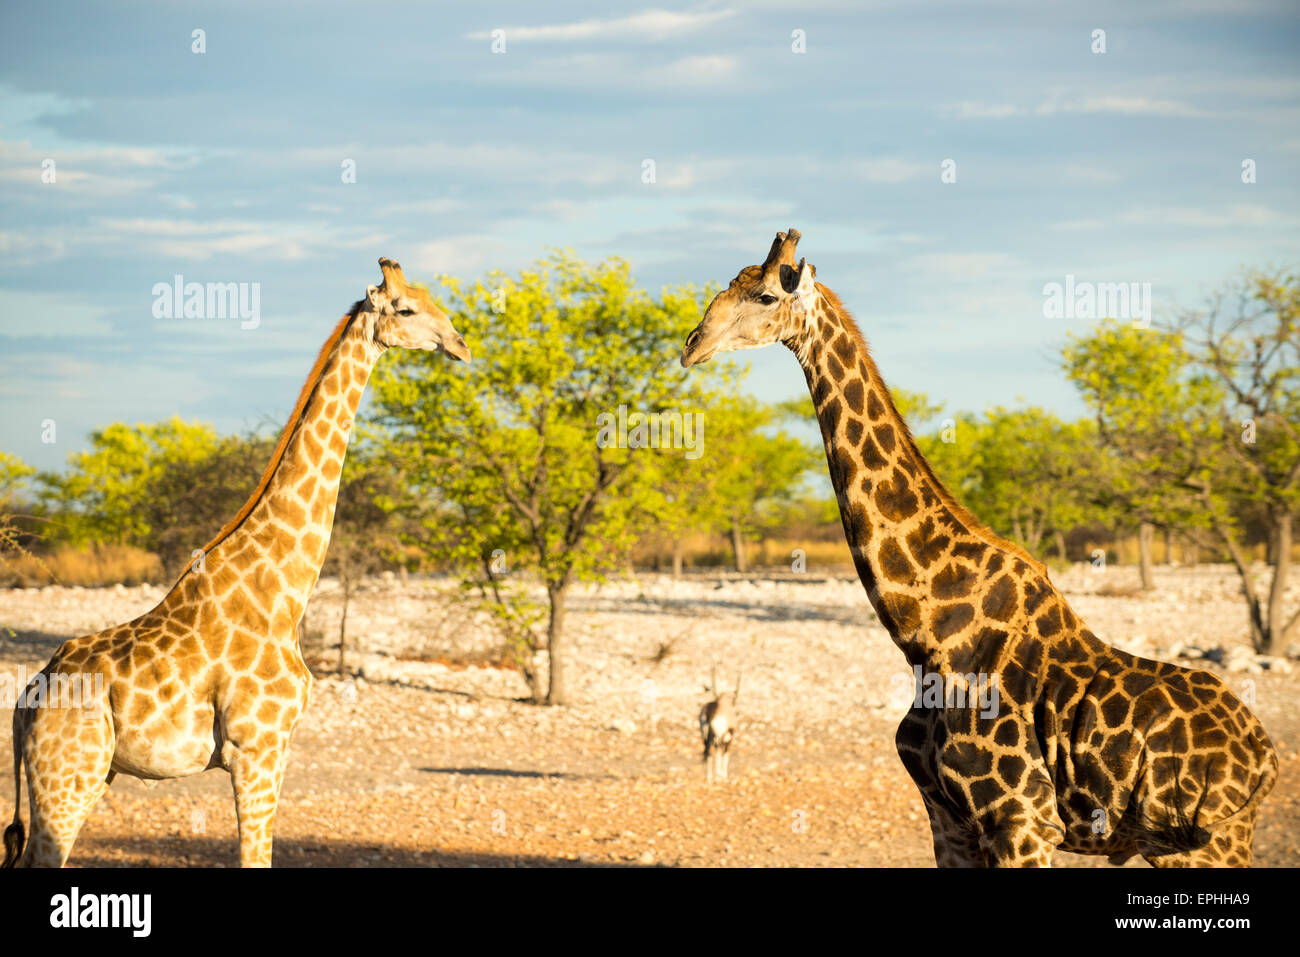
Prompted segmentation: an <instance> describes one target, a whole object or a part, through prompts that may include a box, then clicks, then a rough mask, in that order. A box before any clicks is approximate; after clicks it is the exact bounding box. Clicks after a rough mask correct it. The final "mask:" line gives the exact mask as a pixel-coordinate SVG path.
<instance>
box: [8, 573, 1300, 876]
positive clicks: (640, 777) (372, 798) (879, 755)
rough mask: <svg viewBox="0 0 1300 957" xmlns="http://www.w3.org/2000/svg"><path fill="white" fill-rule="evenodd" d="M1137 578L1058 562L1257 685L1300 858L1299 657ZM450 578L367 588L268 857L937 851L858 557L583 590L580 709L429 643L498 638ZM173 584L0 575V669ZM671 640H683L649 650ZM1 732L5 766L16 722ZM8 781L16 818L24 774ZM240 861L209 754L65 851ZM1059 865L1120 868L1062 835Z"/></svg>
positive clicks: (1077, 591) (294, 756) (1246, 685)
mask: <svg viewBox="0 0 1300 957" xmlns="http://www.w3.org/2000/svg"><path fill="white" fill-rule="evenodd" d="M1132 574H1133V572H1132V570H1131V569H1116V568H1111V569H1107V570H1105V571H1096V570H1093V569H1091V568H1089V567H1088V566H1078V567H1076V568H1074V569H1071V570H1069V571H1067V572H1064V573H1056V574H1055V575H1054V579H1055V580H1056V582H1057V584H1058V586H1060V587H1061V588H1062V589H1063V590H1064V591H1065V592H1066V594H1067V595H1068V597H1069V599H1070V601H1071V604H1072V605H1073V607H1074V608H1075V610H1076V611H1077V612H1079V613H1080V614H1081V615H1082V616H1083V618H1084V619H1085V620H1086V621H1087V622H1088V623H1089V626H1090V627H1091V628H1092V629H1093V631H1095V632H1096V633H1097V634H1098V635H1099V636H1101V637H1102V638H1104V639H1105V640H1107V641H1110V642H1111V643H1112V644H1115V645H1118V646H1119V647H1121V648H1124V649H1126V650H1129V651H1133V652H1135V653H1138V654H1143V655H1148V656H1154V657H1162V658H1168V659H1169V660H1174V661H1178V662H1179V663H1182V664H1193V663H1194V664H1195V665H1196V666H1198V667H1206V668H1209V669H1211V670H1215V671H1217V672H1219V673H1220V674H1223V675H1225V676H1226V678H1227V680H1228V681H1229V683H1230V684H1231V685H1232V686H1233V688H1234V690H1237V691H1238V693H1242V694H1253V695H1254V700H1255V710H1256V713H1257V714H1259V716H1260V718H1261V720H1262V721H1263V722H1264V724H1265V726H1266V727H1267V729H1268V730H1269V732H1270V734H1271V735H1272V736H1273V740H1274V743H1275V744H1276V745H1277V746H1278V749H1279V751H1280V753H1281V756H1282V775H1281V779H1280V780H1279V783H1278V785H1277V787H1276V789H1275V790H1274V791H1273V793H1272V795H1271V797H1270V798H1269V799H1268V800H1267V801H1266V802H1265V804H1264V807H1263V811H1262V814H1261V820H1260V824H1259V827H1258V829H1257V832H1256V839H1255V850H1256V859H1257V863H1259V864H1262V865H1271V866H1295V865H1297V864H1300V761H1298V760H1297V755H1296V743H1297V742H1298V741H1300V733H1297V732H1300V695H1298V694H1297V692H1298V691H1300V667H1296V663H1295V662H1292V661H1289V660H1287V659H1281V658H1275V659H1267V658H1257V657H1256V656H1255V655H1253V654H1251V653H1250V649H1249V647H1247V640H1246V630H1245V612H1244V605H1243V604H1242V602H1241V599H1240V596H1239V594H1238V587H1239V586H1238V585H1237V582H1236V578H1235V575H1233V574H1232V573H1231V572H1230V571H1229V570H1228V569H1226V568H1224V567H1214V566H1201V567H1198V568H1192V569H1160V570H1158V572H1157V583H1158V589H1157V591H1156V592H1154V593H1153V594H1150V595H1127V596H1126V595H1122V594H1121V595H1118V596H1117V595H1108V594H1105V592H1106V591H1112V592H1115V591H1118V592H1123V591H1124V590H1125V588H1127V587H1128V586H1131V585H1133V584H1135V583H1136V579H1135V578H1131V577H1130V576H1131V575H1132ZM447 588H448V585H447V583H445V582H441V581H436V580H415V579H413V580H412V581H411V582H409V583H408V584H407V585H405V586H403V585H401V584H400V583H399V582H397V581H396V580H395V579H392V578H381V579H376V580H374V581H372V582H369V583H367V585H366V586H365V587H363V589H362V590H361V592H360V593H359V594H358V596H357V597H356V598H355V599H354V601H353V604H352V606H351V607H350V609H349V613H348V626H349V627H348V632H349V636H350V640H351V641H353V642H355V643H356V644H357V645H358V646H359V650H358V651H357V652H355V653H353V654H352V655H351V665H352V666H353V668H354V669H356V672H357V676H356V677H354V678H350V679H340V678H337V677H332V676H331V677H323V678H321V679H320V680H319V681H318V682H317V684H316V688H315V690H314V692H313V697H312V702H311V706H310V708H309V709H308V711H307V714H306V716H305V717H304V719H303V721H302V723H301V724H300V725H299V728H298V732H297V735H296V738H295V741H294V745H293V751H292V753H291V756H290V764H289V772H288V775H287V777H286V781H285V786H284V792H283V795H282V799H281V803H280V811H279V815H278V818H277V825H276V849H275V862H276V864H277V865H280V866H308V865H318V866H320V865H362V866H370V865H399V866H400V865H435V866H438V865H441V866H450V865H483V866H487V865H503V864H504V865H537V866H563V865H572V864H588V863H590V864H605V865H627V866H653V865H663V866H719V865H722V866H751V865H763V866H791V865H793V866H818V865H830V866H844V865H875V866H906V867H913V866H914V867H927V866H932V865H933V856H932V854H931V850H930V839H929V828H928V826H927V824H926V820H925V813H924V810H923V808H922V805H921V801H920V798H919V796H918V795H917V793H916V790H915V788H914V787H913V786H912V784H911V781H910V780H909V779H908V778H907V776H906V775H905V774H904V772H903V770H902V767H901V765H900V763H899V761H898V758H897V755H896V754H895V753H894V750H893V743H892V742H893V734H894V728H895V727H896V726H897V723H898V720H899V718H900V717H901V715H902V713H903V711H904V710H906V707H907V704H906V699H907V697H909V696H910V687H911V685H910V677H909V675H908V672H907V669H906V666H905V664H904V662H903V658H902V656H901V654H899V652H898V651H897V649H896V648H895V647H894V646H893V644H892V643H891V642H890V641H889V639H888V636H887V635H886V633H885V631H884V629H883V628H881V626H880V625H879V624H878V623H877V622H876V621H875V618H874V615H873V614H872V612H871V609H870V606H869V605H868V604H867V601H866V598H865V596H864V594H863V591H862V588H861V585H860V584H859V583H858V581H857V579H856V578H855V577H853V576H852V575H851V573H848V574H845V573H843V572H837V573H827V574H821V575H819V574H817V573H815V572H812V571H810V572H809V573H806V574H803V575H793V574H774V575H767V574H766V573H765V574H762V575H759V574H756V575H751V576H747V577H739V576H735V575H718V574H713V575H698V576H690V577H687V578H685V579H683V580H681V581H674V580H672V579H671V578H669V577H667V576H661V575H653V574H647V575H643V576H641V577H639V578H638V579H636V580H635V581H620V582H614V583H611V584H608V585H605V586H601V587H595V586H593V587H590V588H585V589H583V590H581V591H580V592H579V593H578V594H576V595H574V596H573V598H572V599H571V604H570V613H569V625H570V633H571V635H572V643H571V644H572V647H573V659H572V660H573V664H572V665H571V666H570V675H571V680H572V683H573V696H574V699H575V703H574V704H573V706H572V707H568V708H541V707H537V706H534V705H529V704H526V703H523V702H521V701H520V700H518V699H519V698H520V697H521V696H523V695H524V694H525V692H526V688H525V686H524V683H523V681H522V679H521V678H520V676H519V675H518V674H517V673H516V672H514V671H510V670H505V669H501V668H497V667H482V666H468V667H462V666H450V665H448V664H445V663H439V662H440V661H441V662H446V661H458V660H464V659H465V658H467V657H474V656H476V655H477V656H480V657H481V656H482V654H483V653H484V652H485V651H488V650H490V644H491V640H490V637H489V635H488V633H487V631H486V629H484V628H482V627H481V626H480V625H479V624H478V623H476V622H474V621H473V620H472V619H467V618H466V617H465V616H463V615H449V614H448V612H447V602H446V600H445V598H444V595H445V592H446V589H447ZM162 594H163V589H160V588H151V587H145V586H142V587H137V588H123V587H117V588H112V589H80V588H44V589H30V590H14V591H7V592H0V674H3V673H4V672H8V673H9V674H14V673H15V672H16V671H17V669H18V667H19V666H20V665H23V666H26V667H27V668H28V669H32V668H39V667H40V666H41V665H43V664H44V663H45V661H46V660H47V659H48V657H49V655H50V653H51V652H52V651H53V650H54V648H55V647H57V645H58V644H59V642H61V641H62V640H64V639H66V638H68V637H71V636H73V635H78V634H85V633H88V632H91V631H94V630H97V629H99V628H102V627H105V626H107V625H111V624H115V623H117V622H120V621H125V620H128V619H130V618H132V617H134V616H135V615H138V614H140V613H141V612H143V611H146V610H147V609H148V608H150V607H151V606H152V605H153V604H154V603H155V602H156V601H157V600H158V599H159V598H160V597H161V595H162ZM1296 602H1300V589H1297V590H1296V594H1294V595H1293V596H1292V607H1294V606H1295V603H1296ZM339 614H340V595H339V589H338V586H337V584H336V583H334V582H331V581H328V580H327V581H324V582H322V583H321V586H320V588H319V589H318V590H317V594H316V596H315V597H314V598H313V601H312V606H311V610H310V612H309V620H310V621H311V623H312V626H313V627H314V628H321V629H323V630H324V632H325V633H326V634H329V635H336V634H337V628H338V620H339ZM5 626H7V628H8V629H9V631H8V632H5V631H3V628H4V627H5ZM665 642H669V643H671V650H670V653H669V654H668V655H667V656H666V657H664V658H663V659H662V660H660V661H656V660H655V655H656V652H657V651H658V650H659V648H660V645H661V644H662V643H665ZM1292 650H1293V651H1295V650H1296V649H1292ZM333 654H334V653H332V652H331V653H329V655H328V658H330V659H331V660H332V658H333ZM715 665H716V667H717V670H718V674H719V680H720V683H722V684H724V685H729V684H730V683H731V682H733V681H734V679H735V675H736V672H737V670H738V669H739V668H741V667H742V666H743V683H742V688H741V698H740V710H741V719H740V720H741V727H740V732H739V735H738V738H737V741H736V744H735V746H734V748H733V757H732V763H731V770H732V780H731V782H730V783H729V784H727V785H725V786H714V787H709V786H707V785H706V784H705V783H704V774H703V768H702V766H701V763H700V761H699V747H700V745H699V737H698V731H697V729H696V725H695V716H696V713H697V712H698V709H699V707H700V705H701V704H702V703H703V702H704V701H705V700H706V697H707V696H706V695H704V694H703V693H702V692H701V688H702V686H703V685H704V684H705V683H707V681H708V680H709V674H710V670H711V669H712V668H713V667H714V666H715ZM0 738H2V739H3V745H2V746H0V747H2V748H3V750H0V768H5V769H7V768H8V767H10V763H9V762H10V755H11V753H12V752H11V751H10V746H11V745H10V740H9V735H8V733H4V734H3V735H0ZM0 795H2V796H0V816H3V818H4V819H5V820H7V819H8V816H9V815H10V814H11V813H12V806H11V805H10V803H9V802H10V799H11V798H10V789H9V787H8V786H3V787H0ZM236 861H237V848H236V840H235V818H234V807H233V801H232V799H231V793H230V785H229V778H228V776H227V775H225V774H224V773H222V772H219V771H213V772H207V773H205V774H201V775H197V776H195V777H191V778H187V779H183V780H176V781H165V782H160V783H157V784H154V785H150V786H146V785H145V784H144V783H143V782H140V781H138V780H136V779H134V778H126V777H119V778H118V779H117V781H116V782H115V783H114V785H113V787H112V788H111V789H110V791H109V792H108V794H107V795H106V796H105V798H104V799H103V801H102V802H101V803H100V805H99V806H98V807H97V808H96V810H95V812H94V813H93V814H92V815H91V818H90V819H89V821H88V822H87V824H86V827H85V829H84V830H83V832H82V837H81V840H80V841H79V842H78V845H77V848H76V850H75V851H74V854H73V858H72V863H73V864H74V865H83V866H84V865H101V866H102V865H177V864H180V865H193V866H222V865H232V864H234V863H235V862H236ZM1057 863H1058V864H1062V865H1067V866H1106V865H1105V862H1104V859H1102V858H1084V857H1078V856H1075V855H1071V854H1064V853H1062V854H1060V855H1058V861H1057ZM1129 866H1146V865H1145V864H1143V863H1142V862H1141V861H1140V860H1135V861H1133V862H1130V865H1129Z"/></svg>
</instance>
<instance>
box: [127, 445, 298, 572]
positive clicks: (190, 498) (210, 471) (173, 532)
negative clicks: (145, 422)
mask: <svg viewBox="0 0 1300 957" xmlns="http://www.w3.org/2000/svg"><path fill="white" fill-rule="evenodd" d="M205 445H206V443H205ZM274 449H275V439H273V438H270V437H268V436H265V435H259V434H256V433H253V434H248V435H226V436H220V437H218V438H217V439H216V441H215V442H214V443H212V444H211V445H210V446H207V447H206V448H199V449H190V450H187V451H186V452H185V453H184V454H174V453H171V452H165V453H163V454H162V455H161V456H160V457H159V461H158V462H157V463H156V465H155V467H153V468H151V469H150V470H149V474H148V477H147V478H145V479H144V480H143V483H142V485H143V487H142V489H141V492H140V494H139V496H138V497H139V505H138V507H137V509H136V513H135V515H134V516H133V518H134V519H135V520H136V521H137V522H138V523H139V526H138V529H139V530H138V531H137V532H136V533H135V535H134V537H133V540H132V541H131V544H134V545H136V546H138V547H140V548H145V549H148V550H149V551H152V552H154V553H156V554H157V555H158V558H159V560H160V562H161V563H162V567H163V569H164V570H165V571H166V572H167V574H169V575H175V574H179V573H180V571H181V570H182V569H183V568H184V567H185V566H186V565H187V564H188V563H189V562H191V561H192V560H193V555H194V551H195V550H196V549H199V548H202V547H203V546H204V545H206V544H207V543H208V542H209V541H211V539H212V537H213V536H214V535H216V534H217V532H218V531H219V530H220V529H221V528H222V527H223V526H224V525H225V524H226V522H228V521H230V520H231V519H232V518H234V517H235V515H236V513H237V512H238V511H239V509H240V508H241V507H242V506H243V504H244V503H245V502H246V501H247V500H248V497H249V496H250V495H251V494H252V493H253V490H254V489H255V488H256V487H257V483H258V482H259V481H260V480H261V477H262V473H263V472H264V471H265V470H266V466H267V463H268V462H269V461H270V458H271V453H272V451H273V450H274Z"/></svg>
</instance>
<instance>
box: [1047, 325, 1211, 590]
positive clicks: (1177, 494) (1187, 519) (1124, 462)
mask: <svg viewBox="0 0 1300 957" xmlns="http://www.w3.org/2000/svg"><path fill="white" fill-rule="evenodd" d="M1064 365H1065V370H1066V374H1067V375H1068V376H1069V377H1070V379H1071V381H1072V382H1074V384H1075V385H1076V386H1077V387H1078V388H1079V390H1080V391H1081V392H1082V393H1083V398H1084V401H1085V402H1086V403H1087V404H1088V406H1089V407H1090V408H1091V409H1092V411H1093V413H1094V415H1095V420H1096V424H1097V434H1098V436H1099V437H1100V439H1101V441H1102V442H1103V443H1105V445H1106V447H1107V448H1108V450H1109V452H1110V455H1109V457H1108V459H1107V460H1106V461H1105V462H1104V465H1105V471H1104V474H1105V477H1106V479H1107V486H1106V488H1105V489H1104V490H1103V496H1102V497H1103V498H1104V499H1105V500H1106V501H1107V502H1108V503H1109V505H1110V507H1111V508H1112V510H1113V511H1114V512H1116V513H1118V514H1122V515H1127V516H1129V517H1130V520H1131V521H1134V522H1136V523H1137V525H1138V535H1139V537H1138V544H1139V551H1140V555H1141V559H1140V565H1141V571H1142V584H1143V587H1144V588H1148V589H1149V588H1152V587H1154V582H1153V580H1152V577H1151V540H1152V534H1153V529H1154V527H1155V526H1157V525H1163V526H1165V527H1174V528H1191V527H1196V526H1201V525H1203V524H1204V522H1205V520H1206V516H1205V514H1204V511H1203V509H1202V508H1200V507H1199V506H1198V502H1197V498H1198V496H1197V493H1196V491H1195V489H1194V488H1193V485H1192V484H1191V483H1197V482H1202V481H1205V480H1207V479H1208V477H1209V476H1210V475H1211V474H1212V473H1213V472H1214V470H1215V469H1216V461H1217V459H1218V458H1219V457H1220V455H1221V445H1222V441H1223V428H1222V426H1223V423H1222V420H1221V419H1220V417H1219V415H1218V414H1217V412H1216V409H1217V407H1218V405H1219V404H1220V403H1221V402H1222V389H1221V387H1219V386H1218V385H1216V384H1215V383H1214V382H1213V381H1212V380H1211V378H1210V377H1209V376H1207V375H1206V374H1205V372H1204V370H1199V369H1197V368H1196V366H1195V364H1194V362H1193V358H1192V356H1191V355H1190V353H1189V352H1188V349H1187V343H1186V341H1185V339H1184V337H1183V336H1182V335H1181V334H1180V333H1178V332H1176V331H1171V330H1166V329H1159V328H1142V327H1139V326H1135V325H1133V324H1131V323H1123V322H1119V321H1116V320H1107V321H1106V322H1103V323H1101V324H1100V325H1099V326H1098V327H1097V328H1096V329H1095V330H1094V331H1093V332H1091V333H1089V334H1086V335H1083V336H1078V337H1071V339H1070V341H1069V343H1068V344H1067V345H1066V347H1065V350H1064Z"/></svg>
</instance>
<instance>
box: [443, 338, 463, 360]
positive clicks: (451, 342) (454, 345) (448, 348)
mask: <svg viewBox="0 0 1300 957" xmlns="http://www.w3.org/2000/svg"><path fill="white" fill-rule="evenodd" d="M442 351H443V352H445V353H447V355H449V356H450V357H451V358H453V359H456V360H457V361H459V362H469V359H470V356H469V346H467V345H466V344H465V338H464V336H459V335H458V336H456V337H455V338H454V339H447V340H445V341H444V342H443V344H442Z"/></svg>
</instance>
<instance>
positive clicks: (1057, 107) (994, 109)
mask: <svg viewBox="0 0 1300 957" xmlns="http://www.w3.org/2000/svg"><path fill="white" fill-rule="evenodd" d="M941 112H942V113H944V114H945V115H947V116H954V117H956V118H957V119H961V120H1004V119H1008V118H1009V117H1013V116H1031V115H1032V116H1055V115H1057V114H1058V113H1084V114H1103V115H1113V116H1173V117H1204V116H1209V115H1210V114H1209V113H1208V112H1206V111H1205V110H1203V109H1201V108H1199V107H1195V106H1190V105H1188V104H1187V103H1184V102H1182V101H1180V100H1167V99H1156V98H1154V97H1148V96H1121V95H1117V94H1111V95H1105V96H1085V97H1081V98H1080V97H1076V98H1073V99H1066V98H1063V97H1061V96H1051V97H1049V98H1048V99H1046V100H1043V101H1042V102H1041V103H1039V104H1038V105H1037V106H1034V107H1029V106H1024V105H1018V104H1015V103H985V102H981V101H978V100H964V101H962V102H961V103H956V104H952V105H950V106H946V107H944V108H943V109H942V110H941Z"/></svg>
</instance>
